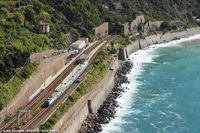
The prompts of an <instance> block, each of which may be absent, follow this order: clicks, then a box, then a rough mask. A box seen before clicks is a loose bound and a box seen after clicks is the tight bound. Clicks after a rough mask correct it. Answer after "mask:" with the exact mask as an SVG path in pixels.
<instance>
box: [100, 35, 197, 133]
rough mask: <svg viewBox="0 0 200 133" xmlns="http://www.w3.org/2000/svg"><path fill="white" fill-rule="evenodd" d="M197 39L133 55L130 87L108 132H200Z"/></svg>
mask: <svg viewBox="0 0 200 133" xmlns="http://www.w3.org/2000/svg"><path fill="white" fill-rule="evenodd" d="M194 38H200V36H195V37H191V38H189V39H183V40H181V41H180V40H179V41H173V42H170V43H167V44H161V45H159V46H155V47H154V46H153V47H151V48H149V49H146V50H142V51H139V52H137V53H135V54H133V55H131V57H130V58H131V61H132V62H133V63H134V68H133V69H132V71H131V73H130V74H128V75H127V76H128V78H129V80H130V84H124V85H123V86H124V87H128V89H127V90H126V92H125V93H124V94H123V96H122V97H121V98H119V99H118V102H119V104H120V106H121V107H120V108H118V109H117V114H116V118H115V119H113V120H112V121H111V122H110V123H109V124H108V125H105V127H104V130H103V132H104V133H200V40H198V39H195V40H192V39H194ZM188 40H189V41H188Z"/></svg>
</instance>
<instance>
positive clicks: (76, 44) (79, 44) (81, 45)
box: [72, 40, 86, 49]
mask: <svg viewBox="0 0 200 133" xmlns="http://www.w3.org/2000/svg"><path fill="white" fill-rule="evenodd" d="M85 46H86V42H85V41H84V40H77V41H76V42H74V43H72V47H73V48H74V49H82V48H84V47H85Z"/></svg>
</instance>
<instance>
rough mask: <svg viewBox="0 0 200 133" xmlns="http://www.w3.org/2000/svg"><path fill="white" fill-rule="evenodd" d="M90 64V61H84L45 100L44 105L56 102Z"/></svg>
mask: <svg viewBox="0 0 200 133" xmlns="http://www.w3.org/2000/svg"><path fill="white" fill-rule="evenodd" d="M87 66H88V62H86V61H85V62H83V64H81V66H80V68H79V69H78V71H77V72H76V73H75V74H74V75H73V76H72V77H71V78H70V79H69V80H67V81H66V82H65V83H64V84H63V85H62V86H61V87H60V88H59V89H58V90H57V91H55V92H54V93H53V94H52V95H51V96H50V97H49V98H48V99H47V100H45V102H44V105H45V106H46V107H48V106H50V105H51V104H52V103H54V102H55V101H56V100H57V99H58V98H59V97H60V96H62V95H63V93H64V92H65V91H66V90H67V89H69V88H70V86H71V85H72V84H73V83H74V82H75V81H76V80H77V79H78V77H79V76H80V75H81V74H82V73H83V72H84V71H85V69H86V68H87Z"/></svg>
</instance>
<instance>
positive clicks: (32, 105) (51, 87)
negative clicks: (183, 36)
mask: <svg viewBox="0 0 200 133" xmlns="http://www.w3.org/2000/svg"><path fill="white" fill-rule="evenodd" d="M113 37H114V36H112V35H108V36H106V37H105V38H103V39H101V40H100V41H98V42H96V43H95V44H93V45H92V46H91V47H89V48H88V49H86V50H85V51H84V52H83V53H82V54H89V53H90V51H91V50H93V49H94V48H95V47H97V46H98V45H99V44H101V43H102V42H103V41H108V40H110V39H111V38H113ZM105 44H106V43H105ZM105 44H104V45H105ZM104 45H102V46H101V48H99V49H98V50H97V52H96V53H95V55H94V56H93V57H92V59H91V60H90V61H89V63H91V62H92V60H94V58H95V57H96V55H97V54H98V53H99V51H100V50H101V49H102V48H103V47H104ZM82 54H80V55H78V56H77V57H76V60H74V61H73V62H72V63H71V64H70V65H69V66H68V67H67V68H66V69H65V70H64V71H63V72H62V73H61V74H60V75H59V76H58V77H57V78H56V79H55V80H54V81H53V82H52V83H50V84H49V85H48V86H47V87H46V89H45V90H44V91H43V92H42V93H40V94H38V95H37V96H36V97H35V98H34V99H32V100H31V102H29V104H28V105H27V106H26V107H25V110H30V111H35V110H36V109H37V108H38V107H40V105H41V103H43V102H44V100H45V99H47V98H48V97H49V96H50V95H51V94H52V93H53V92H54V91H55V88H56V87H57V86H58V85H59V84H60V83H61V82H62V81H63V80H64V78H65V77H66V76H67V75H68V74H69V73H70V72H71V71H72V70H73V69H74V68H75V66H76V64H75V63H76V61H77V60H78V59H79V57H80V56H81V55H82ZM83 75H84V74H83ZM78 85H79V84H75V86H76V87H75V88H74V89H76V88H77V87H78ZM73 86H74V84H73V85H72V87H73ZM74 89H70V90H72V91H71V92H70V91H69V92H66V95H63V96H61V97H60V98H59V99H62V100H64V99H63V98H62V97H64V98H65V99H66V98H67V97H68V96H69V95H70V94H71V93H73V91H75V90H74ZM68 93H69V94H68ZM59 101H60V100H57V102H55V103H54V104H52V106H53V109H55V108H57V106H58V105H59V104H60V102H59ZM50 109H51V107H50V108H47V109H42V110H40V112H39V113H38V114H37V115H35V116H34V117H32V118H31V120H30V121H29V122H28V123H27V124H26V125H25V126H23V127H22V129H27V128H29V127H31V125H33V126H32V127H37V123H36V124H35V126H34V123H35V122H37V121H38V119H40V121H41V120H43V119H42V117H44V118H46V117H45V116H47V115H44V114H49V113H48V112H49V110H50ZM50 112H52V111H50ZM24 116H25V114H22V115H21V118H20V119H21V120H24V118H25V117H24ZM41 116H42V117H41ZM39 123H41V122H39ZM16 125H17V119H16V117H14V118H13V119H12V120H11V121H9V122H8V123H6V124H5V125H4V126H3V127H1V130H3V129H4V130H5V129H13V128H14V127H15V126H16Z"/></svg>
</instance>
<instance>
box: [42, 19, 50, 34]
mask: <svg viewBox="0 0 200 133" xmlns="http://www.w3.org/2000/svg"><path fill="white" fill-rule="evenodd" d="M40 26H41V27H42V32H46V33H49V32H50V24H49V23H44V22H42V21H40Z"/></svg>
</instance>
